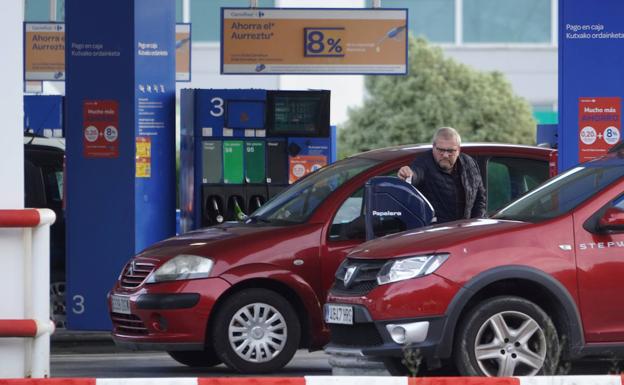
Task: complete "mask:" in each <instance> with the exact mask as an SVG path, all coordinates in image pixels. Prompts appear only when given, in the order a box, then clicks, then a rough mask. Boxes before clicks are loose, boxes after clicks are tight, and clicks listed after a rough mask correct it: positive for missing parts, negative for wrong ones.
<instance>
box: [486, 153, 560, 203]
mask: <svg viewBox="0 0 624 385" xmlns="http://www.w3.org/2000/svg"><path fill="white" fill-rule="evenodd" d="M548 176H549V174H548V162H546V161H542V160H534V159H520V158H511V157H491V158H490V159H489V160H488V162H487V200H488V207H487V211H488V214H492V213H494V212H495V211H497V210H498V209H500V208H501V207H503V206H505V205H506V204H507V203H509V202H510V201H511V200H513V199H516V198H518V197H519V196H521V195H523V194H524V193H526V192H527V191H529V190H532V189H534V188H535V187H537V186H538V185H539V184H541V183H542V182H544V181H545V180H546V179H548Z"/></svg>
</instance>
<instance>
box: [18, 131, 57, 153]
mask: <svg viewBox="0 0 624 385" xmlns="http://www.w3.org/2000/svg"><path fill="white" fill-rule="evenodd" d="M24 145H26V146H29V147H31V148H34V147H37V148H43V147H52V148H55V149H58V150H62V151H65V138H48V137H45V136H37V135H30V134H24Z"/></svg>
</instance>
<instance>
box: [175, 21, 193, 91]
mask: <svg viewBox="0 0 624 385" xmlns="http://www.w3.org/2000/svg"><path fill="white" fill-rule="evenodd" d="M175 46H176V81H177V82H190V81H191V24H190V23H184V24H182V23H180V24H176V41H175Z"/></svg>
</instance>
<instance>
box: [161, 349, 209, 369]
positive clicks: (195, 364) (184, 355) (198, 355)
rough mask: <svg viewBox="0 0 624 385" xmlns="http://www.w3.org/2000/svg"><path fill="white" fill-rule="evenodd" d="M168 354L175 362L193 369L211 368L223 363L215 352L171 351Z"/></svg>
mask: <svg viewBox="0 0 624 385" xmlns="http://www.w3.org/2000/svg"><path fill="white" fill-rule="evenodd" d="M167 353H169V355H170V356H171V358H173V359H174V360H176V361H178V362H179V363H181V364H183V365H186V366H190V367H192V368H201V367H210V366H215V365H219V364H220V363H221V360H220V359H219V357H217V355H216V354H215V352H214V351H213V350H195V351H191V350H189V351H171V352H167Z"/></svg>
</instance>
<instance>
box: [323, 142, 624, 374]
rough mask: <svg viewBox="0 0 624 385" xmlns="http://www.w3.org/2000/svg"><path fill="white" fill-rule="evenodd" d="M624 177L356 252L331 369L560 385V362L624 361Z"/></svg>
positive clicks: (554, 189) (552, 186)
mask: <svg viewBox="0 0 624 385" xmlns="http://www.w3.org/2000/svg"><path fill="white" fill-rule="evenodd" d="M623 177H624V159H622V158H620V156H618V155H617V154H612V155H609V156H607V157H606V158H603V159H601V160H598V161H593V162H589V163H585V164H582V165H580V166H578V167H575V168H573V169H571V170H569V171H567V172H565V173H564V174H561V175H560V176H557V177H555V178H553V179H551V180H549V181H548V182H546V183H544V184H542V185H541V186H540V187H538V188H537V189H535V190H533V191H531V192H530V193H528V194H526V195H524V196H523V197H521V198H520V199H518V200H516V201H514V202H513V203H511V204H509V205H508V206H506V207H505V208H503V209H502V210H500V211H499V212H498V213H496V214H495V215H494V216H492V217H491V218H489V219H475V220H463V221H456V222H451V223H445V224H440V225H437V226H429V227H425V228H421V229H418V230H414V231H405V232H402V233H398V234H394V235H389V236H387V237H384V238H379V239H375V240H372V241H370V242H367V243H364V244H362V245H360V246H358V247H357V248H355V249H354V250H353V251H352V252H351V253H350V254H349V255H348V257H347V258H346V259H345V261H344V262H343V263H342V264H341V266H340V267H339V269H338V271H337V272H336V281H335V284H334V286H333V287H332V288H331V291H330V295H329V297H328V300H327V304H326V305H325V321H326V322H327V323H328V324H329V325H330V329H331V342H330V344H329V345H328V346H327V347H326V351H327V352H328V353H330V354H332V359H331V360H330V361H332V362H333V363H334V364H335V365H336V367H337V368H342V369H344V367H349V364H350V363H351V364H352V365H355V364H358V365H361V363H362V362H367V363H368V365H369V366H370V365H378V364H379V363H382V362H383V363H384V364H385V366H386V367H387V368H388V369H389V371H390V372H391V373H400V372H403V371H404V370H405V369H407V368H409V369H410V370H412V371H413V369H414V367H415V366H416V365H415V362H418V360H420V359H424V360H425V361H426V363H427V365H428V366H429V367H430V368H432V367H438V366H440V365H441V364H444V361H449V362H454V364H455V366H456V369H457V370H458V371H459V372H460V373H461V374H462V375H470V376H474V375H479V376H480V375H486V376H522V375H535V374H553V372H554V371H555V369H556V366H557V361H558V360H559V358H560V357H564V358H566V359H577V358H581V357H586V356H609V357H618V356H620V357H621V356H622V353H623V352H624V349H623V348H624V310H623V309H624V295H622V294H623V293H624V280H623V277H624V178H623ZM363 336H367V337H366V338H363ZM349 357H355V358H357V359H353V360H349Z"/></svg>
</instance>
